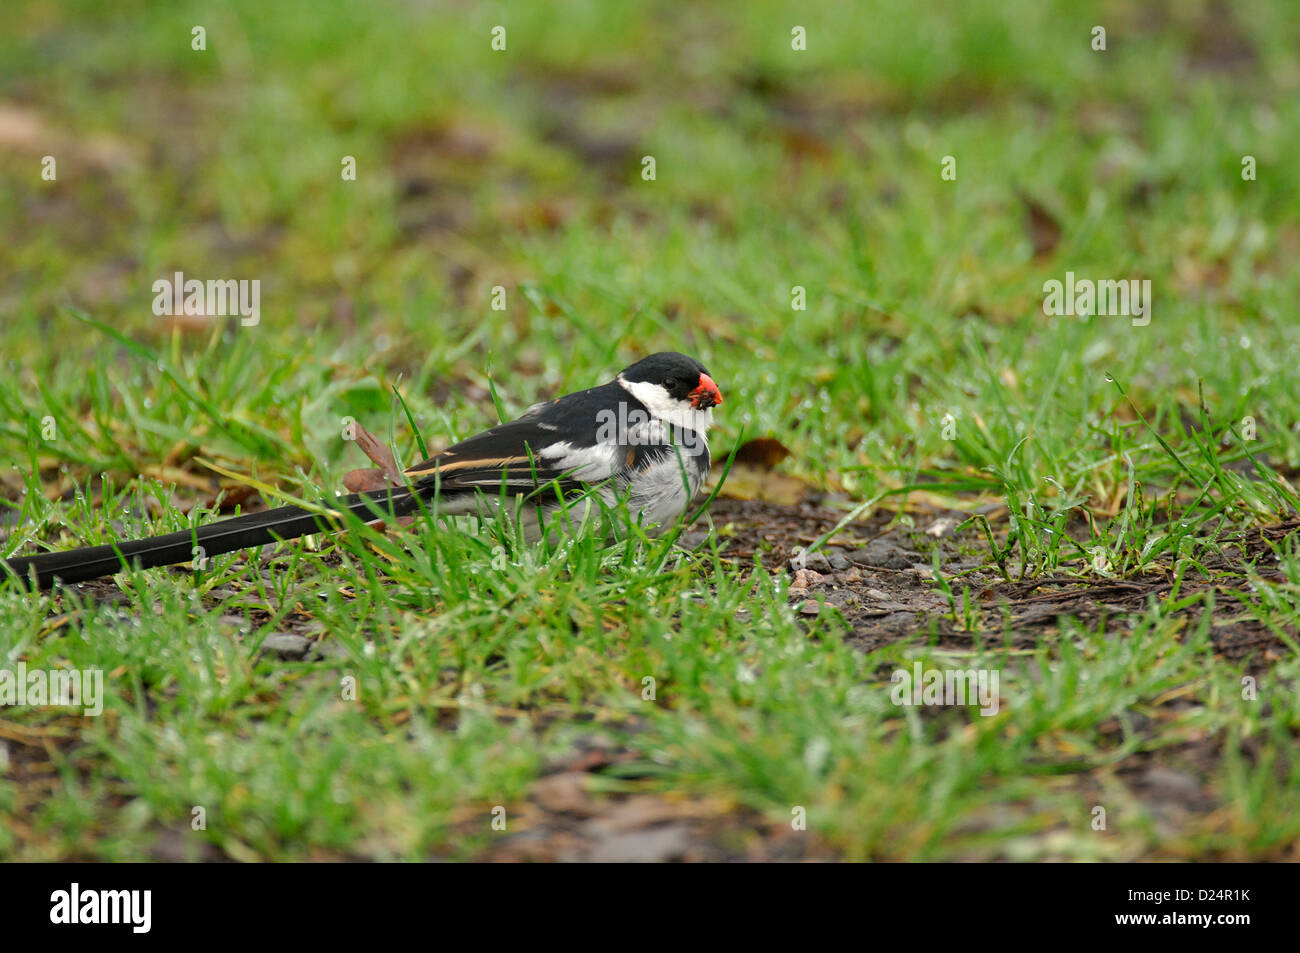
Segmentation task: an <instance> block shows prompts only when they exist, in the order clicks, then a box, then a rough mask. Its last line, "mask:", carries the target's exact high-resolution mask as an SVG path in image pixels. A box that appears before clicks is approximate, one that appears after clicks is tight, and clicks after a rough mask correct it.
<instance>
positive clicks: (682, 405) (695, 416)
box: [618, 375, 713, 437]
mask: <svg viewBox="0 0 1300 953" xmlns="http://www.w3.org/2000/svg"><path fill="white" fill-rule="evenodd" d="M618 382H619V384H620V385H621V386H622V388H623V389H624V390H625V391H627V392H628V393H629V394H631V395H632V396H633V397H635V398H636V399H637V400H639V401H640V402H641V403H642V405H643V406H644V407H645V409H646V410H648V411H650V416H652V417H656V418H658V419H659V420H662V421H665V422H666V423H670V424H673V425H674V426H677V427H685V428H686V429H687V430H694V431H695V432H696V433H698V434H699V435H700V436H701V437H703V436H704V435H705V434H707V433H708V432H709V428H710V427H712V426H713V408H709V409H707V410H696V409H695V408H694V407H692V406H691V402H690V401H689V400H674V399H673V398H672V397H670V396H669V395H668V391H666V390H665V389H664V386H663V385H662V384H652V383H651V382H650V381H629V380H624V379H623V377H622V375H619V378H618Z"/></svg>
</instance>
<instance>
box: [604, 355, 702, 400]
mask: <svg viewBox="0 0 1300 953" xmlns="http://www.w3.org/2000/svg"><path fill="white" fill-rule="evenodd" d="M619 378H620V379H622V380H623V381H625V382H626V383H628V384H641V383H644V384H656V385H658V386H659V387H662V388H663V389H664V391H665V392H666V394H667V396H668V398H669V399H670V400H672V401H675V402H680V403H681V404H683V405H684V406H688V407H690V408H691V409H693V410H708V409H709V408H710V407H714V406H716V405H718V404H720V403H722V393H721V391H719V390H718V385H717V384H715V383H714V382H713V378H712V377H710V376H709V372H708V371H707V370H705V367H704V365H703V364H701V363H700V362H699V361H697V360H695V358H693V357H687V356H686V355H685V354H678V353H677V352H676V351H660V352H659V353H658V354H651V355H650V356H649V357H643V358H641V360H639V361H637V362H636V363H635V364H633V365H632V366H631V367H629V368H627V369H626V370H624V371H623V373H622V374H620V375H619Z"/></svg>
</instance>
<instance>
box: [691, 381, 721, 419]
mask: <svg viewBox="0 0 1300 953" xmlns="http://www.w3.org/2000/svg"><path fill="white" fill-rule="evenodd" d="M720 403H722V391H720V390H718V385H717V384H715V383H713V378H712V377H710V376H709V375H708V374H701V375H700V383H699V386H698V387H696V388H695V390H693V391H691V406H692V407H694V408H695V409H696V410H708V409H709V408H710V407H716V406H717V405H718V404H720Z"/></svg>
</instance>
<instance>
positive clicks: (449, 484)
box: [0, 351, 722, 589]
mask: <svg viewBox="0 0 1300 953" xmlns="http://www.w3.org/2000/svg"><path fill="white" fill-rule="evenodd" d="M721 403H722V394H721V393H720V392H719V390H718V385H717V384H715V383H714V382H713V378H712V377H710V376H709V373H708V371H706V370H705V368H704V366H703V365H702V364H700V362H699V361H697V360H695V359H694V358H691V357H687V356H686V355H684V354H678V353H675V352H672V351H664V352H661V353H659V354H652V355H650V356H649V357H646V358H643V359H642V360H640V361H637V362H636V363H635V364H633V365H631V366H630V367H628V368H626V369H625V370H624V371H623V372H622V373H620V374H619V375H618V376H617V377H615V378H614V379H613V380H612V381H610V382H609V383H607V384H602V385H601V386H599V387H593V388H591V389H589V390H583V391H578V392H576V393H573V394H568V395H566V396H564V397H559V398H556V399H555V400H551V401H546V402H544V403H540V404H536V405H534V406H533V407H531V408H529V410H528V411H527V412H526V413H524V414H523V415H522V416H521V417H519V418H518V419H516V420H512V421H510V422H509V423H504V424H501V425H499V426H497V427H493V428H491V429H490V430H485V431H483V432H482V433H480V434H477V435H475V436H473V437H470V438H469V439H467V440H463V441H461V442H460V443H458V444H455V445H454V446H451V447H448V448H447V449H446V450H444V451H443V452H442V453H439V454H437V455H436V456H433V457H430V458H429V459H428V460H425V461H423V462H421V463H417V464H415V465H414V466H411V467H408V468H407V469H406V471H405V473H406V477H407V479H408V480H409V483H408V484H407V485H405V486H401V487H393V488H391V489H385V490H371V491H367V492H364V493H354V494H352V495H351V496H344V497H340V498H338V499H335V500H330V501H327V502H325V503H323V504H322V508H320V509H318V510H315V511H313V510H309V509H305V508H302V507H298V506H283V507H279V508H278V509H273V510H268V511H266V512H263V513H254V514H251V515H248V516H237V517H234V518H232V519H226V520H220V521H218V522H215V523H211V524H208V525H207V526H200V527H196V528H194V529H192V530H182V531H181V532H177V533H169V534H167V535H165V536H155V537H151V538H148V539H140V540H131V541H126V542H120V543H115V544H111V545H107V546H93V547H87V548H85V549H74V550H70V551H68V552H62V553H44V554H41V555H38V556H25V557H17V558H12V559H8V560H5V561H4V562H2V563H0V566H3V568H4V569H5V570H7V573H0V580H2V579H3V578H4V576H5V575H7V574H10V573H11V574H13V575H14V576H16V577H18V578H19V579H21V580H24V581H25V582H27V583H28V584H32V583H33V582H34V583H35V585H36V587H37V588H41V589H47V588H50V587H51V586H53V585H55V583H56V582H57V581H61V582H64V583H73V582H81V581H84V580H87V579H94V578H97V577H99V576H107V575H112V574H113V573H116V572H119V571H120V570H122V569H124V568H125V567H127V566H137V567H139V568H142V569H148V568H151V567H154V566H167V565H172V564H175V563H183V562H190V561H192V560H193V559H194V558H195V556H196V554H198V553H202V555H203V556H204V557H211V556H217V555H220V554H222V553H229V552H234V551H235V550H238V549H244V548H246V547H251V546H262V545H265V544H267V543H273V542H276V541H277V540H284V539H293V538H295V537H298V536H306V535H308V534H310V533H318V532H329V531H332V530H338V529H340V528H341V513H342V512H344V511H347V512H351V513H353V514H355V515H357V516H359V517H361V518H362V519H364V520H367V521H370V520H375V519H381V518H386V517H389V516H404V515H409V514H411V513H413V512H415V511H416V510H418V509H420V508H421V507H422V506H427V507H428V508H429V509H430V510H431V511H433V512H436V513H437V514H439V515H445V516H457V515H466V514H483V513H485V512H488V511H490V510H492V509H494V508H496V507H497V506H499V504H500V502H501V500H502V499H507V500H512V501H516V502H519V501H527V502H528V504H529V505H527V506H525V507H519V510H520V514H521V516H522V515H527V516H529V517H530V519H531V520H532V521H533V528H534V529H535V527H536V526H537V525H540V524H544V523H545V522H546V517H547V515H548V514H555V513H556V512H557V511H559V510H560V509H561V507H562V506H564V507H567V505H568V503H567V502H562V501H568V500H572V499H574V498H585V499H586V500H587V501H588V505H590V502H591V499H592V497H593V496H599V497H600V499H601V500H602V501H604V502H605V503H607V504H611V505H612V504H617V503H619V502H620V501H626V504H627V506H628V508H629V511H630V512H631V514H632V516H633V517H634V518H635V519H638V520H639V521H640V523H641V524H642V525H643V526H644V527H646V528H647V529H649V530H650V531H651V532H655V531H662V530H663V529H664V528H666V527H667V526H668V525H670V524H671V523H672V522H673V521H674V520H675V519H677V517H678V516H680V515H681V514H682V513H683V512H684V511H685V509H686V507H687V506H688V505H689V503H690V501H691V499H692V498H693V497H694V496H695V494H696V492H697V491H698V490H699V488H700V486H701V485H702V484H703V483H704V478H705V476H706V475H707V474H708V472H709V444H708V431H709V427H710V425H711V424H712V423H713V408H714V407H715V406H717V405H718V404H721ZM539 511H540V512H539ZM564 515H565V517H566V518H567V517H568V512H567V509H566V511H565V514H564Z"/></svg>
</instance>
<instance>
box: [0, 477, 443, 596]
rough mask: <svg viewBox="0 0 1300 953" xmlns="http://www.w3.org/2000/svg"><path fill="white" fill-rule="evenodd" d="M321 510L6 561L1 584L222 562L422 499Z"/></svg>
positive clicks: (394, 494)
mask: <svg viewBox="0 0 1300 953" xmlns="http://www.w3.org/2000/svg"><path fill="white" fill-rule="evenodd" d="M322 505H323V506H325V507H327V508H328V509H329V510H332V511H335V512H334V513H333V514H331V513H328V512H326V513H321V512H313V511H311V510H306V509H303V508H302V507H298V506H281V507H279V508H278V509H274V510H267V511H266V512H265V513H252V514H250V515H248V516H236V517H234V518H233V519H226V520H219V521H218V522H216V523H210V524H208V525H207V526H199V527H197V528H195V529H193V530H181V531H180V532H178V533H168V534H166V535H165V536H153V537H150V538H148V539H135V540H130V541H127V542H121V543H114V544H112V545H109V546H88V547H86V548H85V549H73V550H69V551H68V552H65V553H43V554H41V555H39V556H23V557H16V558H14V559H6V560H4V561H3V562H0V579H3V578H4V577H5V576H6V575H8V573H9V572H12V573H13V574H14V575H16V576H18V577H19V578H21V579H22V580H24V581H25V582H27V583H28V584H29V585H30V584H31V583H32V581H33V579H34V580H35V586H36V588H38V589H48V588H50V587H51V586H53V585H54V582H55V580H61V581H62V582H65V583H71V582H84V581H85V580H87V579H96V578H98V577H99V576H110V575H112V574H113V573H115V572H119V571H120V570H122V569H124V568H126V567H127V566H138V567H140V568H141V569H149V568H151V567H153V566H170V565H172V564H174V563H185V562H191V561H193V560H194V559H195V557H196V556H204V557H209V556H219V555H221V554H222V553H230V552H234V551H235V550H237V549H245V548H247V547H249V546H262V545H265V544H266V543H273V542H276V541H277V540H281V539H294V538H296V537H298V536H306V535H308V534H309V533H320V532H332V531H335V530H338V529H340V528H341V524H340V519H339V516H338V515H337V514H338V513H340V512H343V511H347V512H351V513H354V514H355V515H357V516H359V517H361V518H362V519H364V520H367V521H369V520H373V519H382V518H384V517H388V516H406V515H408V514H410V513H412V512H414V511H415V510H416V508H417V507H418V506H419V498H418V496H417V495H416V494H415V493H412V492H411V491H410V490H408V489H406V488H394V489H393V490H391V491H375V492H367V493H354V494H352V495H351V496H345V497H342V498H340V499H337V500H331V501H329V502H328V503H324V504H322ZM196 546H197V547H202V548H201V550H200V551H199V552H195V547H196Z"/></svg>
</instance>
